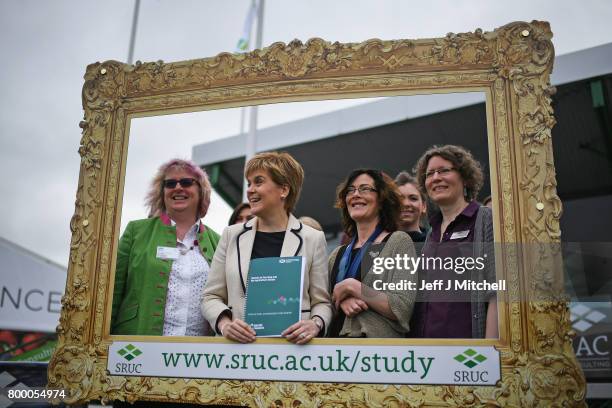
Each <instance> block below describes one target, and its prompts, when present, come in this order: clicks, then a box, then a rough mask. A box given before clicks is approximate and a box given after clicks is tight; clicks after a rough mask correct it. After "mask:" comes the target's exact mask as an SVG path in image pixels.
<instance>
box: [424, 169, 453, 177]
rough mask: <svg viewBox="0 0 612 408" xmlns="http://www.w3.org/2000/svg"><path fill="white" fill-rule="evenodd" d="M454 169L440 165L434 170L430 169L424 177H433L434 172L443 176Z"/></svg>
mask: <svg viewBox="0 0 612 408" xmlns="http://www.w3.org/2000/svg"><path fill="white" fill-rule="evenodd" d="M453 170H455V169H454V168H452V167H440V168H439V169H435V170H430V171H428V172H427V173H425V178H426V179H428V178H430V177H433V176H434V174H436V173H438V175H439V176H440V177H444V176H446V175H447V174H448V173H450V172H451V171H453Z"/></svg>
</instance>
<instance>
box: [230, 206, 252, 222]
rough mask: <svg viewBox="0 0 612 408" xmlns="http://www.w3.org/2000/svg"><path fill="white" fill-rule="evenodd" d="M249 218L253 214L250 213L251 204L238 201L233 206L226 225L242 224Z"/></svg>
mask: <svg viewBox="0 0 612 408" xmlns="http://www.w3.org/2000/svg"><path fill="white" fill-rule="evenodd" d="M251 218H253V216H252V215H251V206H250V205H249V203H240V204H238V205H237V206H236V207H235V208H234V211H233V212H232V215H231V216H230V219H229V222H228V223H227V225H234V224H244V223H245V222H247V221H248V220H250V219H251Z"/></svg>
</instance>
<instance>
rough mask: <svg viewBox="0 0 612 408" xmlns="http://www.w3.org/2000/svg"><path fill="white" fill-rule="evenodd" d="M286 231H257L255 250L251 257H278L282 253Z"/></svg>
mask: <svg viewBox="0 0 612 408" xmlns="http://www.w3.org/2000/svg"><path fill="white" fill-rule="evenodd" d="M284 240H285V231H281V232H261V231H257V232H256V233H255V241H254V242H253V251H252V252H251V259H257V258H270V257H277V256H280V254H281V249H282V248H283V241H284Z"/></svg>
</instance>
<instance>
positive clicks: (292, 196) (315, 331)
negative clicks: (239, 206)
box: [202, 152, 331, 344]
mask: <svg viewBox="0 0 612 408" xmlns="http://www.w3.org/2000/svg"><path fill="white" fill-rule="evenodd" d="M244 176H245V177H246V179H247V182H248V189H247V197H248V199H249V204H250V206H251V213H252V214H253V216H254V217H253V218H252V219H251V220H249V221H248V222H246V223H244V224H239V225H231V226H229V227H227V228H225V230H224V231H223V236H222V237H221V241H220V242H219V247H218V249H217V252H216V253H215V257H214V260H213V263H212V267H211V272H210V278H209V280H208V283H207V284H206V288H205V289H204V300H203V303H202V313H203V314H204V316H205V317H206V319H207V320H208V322H209V323H210V325H211V326H212V327H213V328H215V330H216V332H217V333H218V334H219V335H221V336H223V337H225V338H226V339H229V340H233V341H237V342H240V343H251V342H253V341H255V340H256V333H255V330H254V329H253V328H252V327H251V326H249V325H248V324H247V323H246V322H245V321H244V304H245V296H246V285H245V282H247V278H248V273H249V265H250V261H251V260H252V259H256V258H266V257H279V256H282V257H285V256H302V257H304V263H305V270H304V285H303V291H302V308H303V310H302V315H301V320H300V321H298V322H297V323H295V324H293V325H291V326H289V327H288V328H286V329H285V330H284V331H283V332H282V336H283V337H285V339H287V340H288V341H290V342H292V343H295V344H306V343H308V342H309V341H310V340H312V339H313V338H314V337H317V336H319V335H323V334H324V333H325V331H326V327H329V326H328V325H329V320H330V318H331V304H330V299H329V293H328V291H327V268H326V266H325V260H326V259H327V251H326V242H325V234H323V232H321V231H317V230H315V229H314V228H311V227H309V226H308V225H305V224H304V223H302V222H300V221H299V220H298V219H297V218H295V216H294V215H293V214H292V211H293V209H294V208H295V205H296V203H297V201H298V199H299V196H300V191H301V190H302V182H303V180H304V170H303V168H302V166H301V165H300V164H299V163H298V162H297V161H296V160H295V159H294V158H293V157H292V156H291V155H290V154H289V153H285V152H267V153H259V154H257V155H255V156H253V157H252V158H251V159H250V160H249V161H248V162H247V164H246V167H245V171H244Z"/></svg>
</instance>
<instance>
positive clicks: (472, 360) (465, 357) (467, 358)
mask: <svg viewBox="0 0 612 408" xmlns="http://www.w3.org/2000/svg"><path fill="white" fill-rule="evenodd" d="M454 359H455V360H457V361H458V362H460V363H461V364H463V365H465V366H466V367H469V368H474V367H476V366H477V365H478V364H480V363H482V362H483V361H485V360H486V359H487V358H486V357H485V356H483V355H482V354H478V352H477V351H476V350H473V349H471V348H470V349H467V350H465V351H464V352H463V353H461V354H457V355H456V356H455V357H454Z"/></svg>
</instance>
